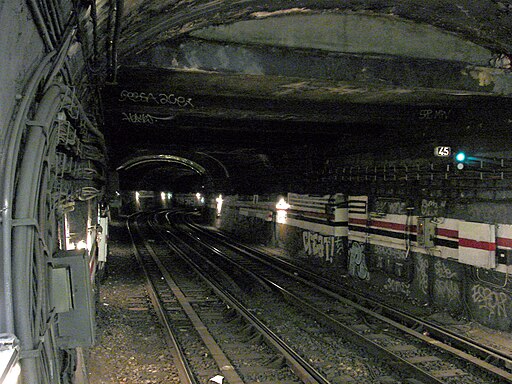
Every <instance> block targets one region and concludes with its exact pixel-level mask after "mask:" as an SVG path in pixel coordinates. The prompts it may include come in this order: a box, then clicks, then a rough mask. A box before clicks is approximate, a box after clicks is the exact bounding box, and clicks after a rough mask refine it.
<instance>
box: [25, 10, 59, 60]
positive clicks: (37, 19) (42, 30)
mask: <svg viewBox="0 0 512 384" xmlns="http://www.w3.org/2000/svg"><path fill="white" fill-rule="evenodd" d="M27 2H28V7H29V9H30V13H31V14H32V17H33V18H34V23H35V24H36V27H37V29H38V30H39V34H40V35H41V38H42V39H43V42H44V43H45V45H46V48H47V50H48V51H53V50H54V45H53V42H52V39H51V37H50V34H49V33H48V29H47V28H46V25H45V21H44V17H43V15H42V14H41V10H40V9H39V5H38V4H37V2H36V0H27Z"/></svg>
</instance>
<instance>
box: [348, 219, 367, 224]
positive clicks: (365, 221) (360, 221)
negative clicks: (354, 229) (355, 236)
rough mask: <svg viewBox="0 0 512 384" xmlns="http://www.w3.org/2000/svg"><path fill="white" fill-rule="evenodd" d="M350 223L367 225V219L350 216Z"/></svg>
mask: <svg viewBox="0 0 512 384" xmlns="http://www.w3.org/2000/svg"><path fill="white" fill-rule="evenodd" d="M348 223H349V224H355V225H364V226H366V223H367V220H365V219H355V218H353V217H349V219H348Z"/></svg>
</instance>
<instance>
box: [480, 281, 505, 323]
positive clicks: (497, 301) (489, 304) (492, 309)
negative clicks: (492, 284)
mask: <svg viewBox="0 0 512 384" xmlns="http://www.w3.org/2000/svg"><path fill="white" fill-rule="evenodd" d="M471 293H472V299H473V301H474V302H475V304H477V305H478V307H479V308H480V309H485V310H487V311H488V312H489V316H497V317H506V316H507V303H508V302H509V298H508V296H507V295H506V294H505V293H503V292H496V291H493V290H491V289H490V288H487V287H483V286H481V285H475V286H473V288H472V289H471Z"/></svg>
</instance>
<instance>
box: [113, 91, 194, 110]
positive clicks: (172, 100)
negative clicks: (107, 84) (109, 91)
mask: <svg viewBox="0 0 512 384" xmlns="http://www.w3.org/2000/svg"><path fill="white" fill-rule="evenodd" d="M118 100H119V101H121V102H125V101H132V102H134V103H147V104H157V105H172V106H176V107H179V108H185V107H189V108H194V105H193V104H192V98H190V97H188V98H187V97H184V96H176V95H175V94H174V93H158V94H153V93H151V92H148V93H146V92H134V91H128V90H126V89H123V90H122V91H121V94H120V95H119V99H118Z"/></svg>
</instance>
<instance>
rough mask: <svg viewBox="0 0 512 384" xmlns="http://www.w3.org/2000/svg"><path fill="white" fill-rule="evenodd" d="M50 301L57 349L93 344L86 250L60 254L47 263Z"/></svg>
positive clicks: (90, 295) (91, 300)
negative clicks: (55, 323)
mask: <svg viewBox="0 0 512 384" xmlns="http://www.w3.org/2000/svg"><path fill="white" fill-rule="evenodd" d="M49 264H50V268H49V278H50V300H51V305H52V307H53V308H55V312H56V313H57V321H56V322H57V338H56V339H57V340H56V341H57V345H58V346H59V347H60V348H64V349H69V348H76V347H89V346H91V345H93V343H94V337H95V323H94V299H93V298H94V296H93V292H92V289H91V280H90V274H89V258H88V253H87V250H72V251H59V252H57V253H56V254H55V255H54V256H53V257H52V259H51V261H50V262H49Z"/></svg>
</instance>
